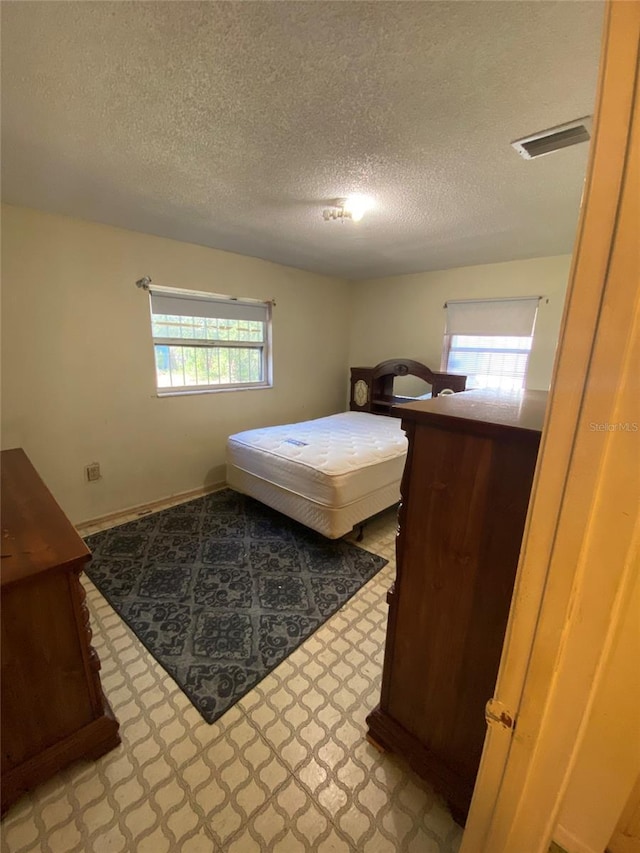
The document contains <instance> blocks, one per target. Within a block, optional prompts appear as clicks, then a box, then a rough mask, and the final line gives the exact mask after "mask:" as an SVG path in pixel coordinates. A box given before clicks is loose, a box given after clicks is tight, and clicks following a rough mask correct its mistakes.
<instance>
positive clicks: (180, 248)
mask: <svg viewBox="0 0 640 853" xmlns="http://www.w3.org/2000/svg"><path fill="white" fill-rule="evenodd" d="M143 275H150V276H151V277H152V278H153V280H154V282H155V283H156V284H158V285H167V286H177V287H185V288H188V289H193V290H204V291H211V292H217V293H229V294H232V295H237V296H247V297H254V298H263V299H268V298H271V297H275V299H276V302H277V305H276V308H275V309H274V313H273V340H274V347H273V352H274V387H273V388H271V389H264V390H252V391H234V392H218V393H212V394H199V395H194V396H181V397H179V396H176V397H165V398H159V397H157V396H156V394H155V377H154V360H153V350H152V345H151V332H150V322H149V307H148V297H147V295H146V294H145V293H144V292H143V291H141V290H139V289H138V288H136V287H135V285H134V282H135V280H136V279H138V278H141V277H142V276H143ZM349 308H350V302H349V285H348V284H347V283H346V282H344V281H340V280H338V279H332V278H327V277H323V276H318V275H314V274H311V273H306V272H302V271H300V270H296V269H291V268H288V267H283V266H278V265H276V264H272V263H269V262H266V261H260V260H257V259H253V258H246V257H242V256H240V255H235V254H231V253H228V252H222V251H217V250H214V249H208V248H204V247H202V246H196V245H191V244H186V243H179V242H176V241H173V240H167V239H164V238H159V237H152V236H148V235H145V234H139V233H135V232H131V231H124V230H121V229H117V228H111V227H108V226H104V225H97V224H94V223H89V222H83V221H79V220H74V219H69V218H66V217H62V216H55V215H50V214H45V213H41V212H38V211H35V210H28V209H24V208H17V207H10V206H3V208H2V422H1V428H2V447H3V448H9V447H23V448H24V449H25V451H26V452H27V454H28V455H29V456H30V458H31V460H32V462H33V463H34V465H35V467H36V469H37V470H38V471H39V473H40V474H41V476H42V477H43V479H44V481H45V482H46V483H47V485H48V486H49V488H50V489H51V491H52V492H53V494H54V495H55V497H56V498H57V500H58V501H59V503H60V504H61V505H62V507H63V509H64V510H65V511H66V512H67V514H68V515H69V517H70V518H71V519H72V520H73V521H75V522H80V521H84V520H87V519H89V518H94V517H97V516H100V515H104V514H107V513H109V512H115V511H119V510H122V509H125V508H127V507H132V506H137V505H140V504H143V503H147V502H150V501H153V500H158V499H161V498H163V497H166V496H169V495H172V494H178V493H180V492H184V491H188V490H190V489H196V488H198V487H201V486H203V485H206V484H212V483H216V482H221V481H223V480H224V467H223V466H224V450H225V440H226V438H227V436H228V435H229V434H230V433H233V432H237V431H238V430H241V429H247V428H250V427H256V426H262V425H268V424H275V423H286V422H288V421H295V420H301V419H307V418H312V417H319V416H322V415H327V414H331V413H333V412H336V411H341V410H342V409H343V408H344V398H345V391H346V388H347V384H348V376H347V365H348V358H347V344H348V327H349ZM92 461H98V462H99V463H100V465H101V468H102V473H103V479H102V480H100V481H99V482H97V483H86V482H85V481H84V467H85V465H87V464H88V463H90V462H92Z"/></svg>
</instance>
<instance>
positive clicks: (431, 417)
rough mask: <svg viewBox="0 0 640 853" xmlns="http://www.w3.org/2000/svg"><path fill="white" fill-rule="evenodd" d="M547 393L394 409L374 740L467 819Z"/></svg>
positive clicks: (455, 398) (454, 398)
mask: <svg viewBox="0 0 640 853" xmlns="http://www.w3.org/2000/svg"><path fill="white" fill-rule="evenodd" d="M546 397H547V395H546V393H545V392H540V391H530V392H519V393H515V394H498V393H491V392H484V391H465V392H464V393H462V394H453V395H450V396H445V397H439V398H437V399H433V400H426V401H424V402H418V403H408V404H406V405H401V406H397V407H396V408H395V409H394V413H395V414H397V415H398V416H400V417H401V418H402V425H403V428H404V429H405V431H406V433H407V437H408V439H409V454H408V457H407V464H406V468H405V472H404V477H403V481H402V503H401V506H400V513H399V530H398V538H397V543H396V551H397V575H396V581H395V584H394V586H393V588H392V589H391V591H390V592H389V595H388V599H387V600H388V602H389V605H390V607H389V621H388V628H387V641H386V648H385V659H384V672H383V680H382V695H381V699H380V705H379V706H378V707H377V708H376V709H375V710H374V711H372V712H371V714H370V715H369V716H368V718H367V723H368V725H369V737H370V739H371V740H373V741H374V742H376V743H378V744H379V745H381V746H382V747H384V748H387V749H390V750H392V751H395V752H398V753H401V754H402V755H404V756H405V757H406V758H407V759H408V760H409V762H410V763H411V765H412V766H413V767H414V769H415V770H416V771H417V772H418V773H419V774H420V775H421V776H423V777H424V778H425V779H428V780H429V781H430V782H432V783H433V785H434V787H435V788H436V789H437V790H439V791H440V792H441V793H442V794H443V795H444V797H445V798H446V799H447V801H448V802H449V805H450V806H451V809H452V813H453V815H454V817H455V818H456V819H457V820H458V821H460V822H464V820H465V819H466V815H467V812H468V809H469V804H470V801H471V796H472V793H473V787H474V783H475V778H476V774H477V771H478V766H479V763H480V756H481V753H482V747H483V742H484V736H485V731H486V724H485V717H484V712H485V705H486V703H487V701H488V700H489V699H491V698H492V696H493V690H494V686H495V681H496V675H497V672H498V665H499V661H500V654H501V651H502V645H503V642H504V635H505V629H506V625H507V618H508V614H509V606H510V603H511V597H512V593H513V585H514V579H515V574H516V568H517V564H518V557H519V552H520V545H521V540H522V534H523V530H524V523H525V517H526V513H527V506H528V502H529V494H530V491H531V484H532V480H533V473H534V468H535V464H536V457H537V454H538V445H539V442H540V431H541V428H542V422H543V417H544V410H545V405H546Z"/></svg>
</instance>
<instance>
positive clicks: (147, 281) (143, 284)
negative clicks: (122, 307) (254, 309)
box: [136, 275, 276, 306]
mask: <svg viewBox="0 0 640 853" xmlns="http://www.w3.org/2000/svg"><path fill="white" fill-rule="evenodd" d="M136 287H139V288H141V289H142V290H146V291H147V292H148V293H168V294H171V295H172V296H187V297H189V296H192V297H194V298H196V299H202V298H204V299H224V300H225V301H227V302H255V303H256V304H257V305H273V306H275V304H276V300H275V299H252V298H251V297H249V296H247V297H244V296H242V297H241V296H230V295H229V294H227V293H208V292H207V291H204V290H186V289H183V288H181V287H160V286H159V285H156V284H152V281H151V276H149V275H145V276H143V278H139V279H138V280H137V281H136Z"/></svg>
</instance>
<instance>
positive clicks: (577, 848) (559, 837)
mask: <svg viewBox="0 0 640 853" xmlns="http://www.w3.org/2000/svg"><path fill="white" fill-rule="evenodd" d="M553 840H554V842H555V843H556V847H557V848H559V849H560V850H561V851H563V853H602V851H601V850H595V849H594V848H593V847H591V846H589V845H588V844H586V843H585V842H584V841H581V840H580V839H579V838H576V836H575V835H574V834H573V833H572V832H569V830H567V829H565V828H564V826H562V825H561V824H558V825H557V826H556V828H555V829H554V831H553Z"/></svg>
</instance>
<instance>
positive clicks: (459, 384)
mask: <svg viewBox="0 0 640 853" xmlns="http://www.w3.org/2000/svg"><path fill="white" fill-rule="evenodd" d="M396 376H417V377H418V378H419V379H422V380H424V381H425V382H426V383H427V384H428V385H431V394H432V396H433V397H437V396H438V394H440V392H441V391H443V390H444V389H445V388H449V389H450V390H451V391H455V392H458V391H464V389H465V387H466V384H467V377H466V376H461V375H460V374H456V373H440V372H439V371H435V370H431V369H430V368H428V367H427V366H426V365H425V364H421V363H420V362H419V361H413V360H412V359H407V358H391V359H389V360H388V361H381V362H380V364H376V366H375V367H352V368H351V395H350V402H349V408H350V409H351V411H352V412H373V413H374V414H378V415H387V414H389V410H390V408H391V406H395V405H396V404H397V403H408V402H411V400H414V399H415V397H401V396H398V395H394V393H393V380H394V379H395V378H396Z"/></svg>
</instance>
